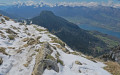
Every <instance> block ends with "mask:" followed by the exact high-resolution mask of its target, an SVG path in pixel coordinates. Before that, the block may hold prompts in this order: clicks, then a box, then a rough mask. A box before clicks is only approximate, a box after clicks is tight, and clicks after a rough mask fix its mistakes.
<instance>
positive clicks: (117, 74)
mask: <svg viewBox="0 0 120 75" xmlns="http://www.w3.org/2000/svg"><path fill="white" fill-rule="evenodd" d="M105 64H106V65H107V66H106V67H104V69H105V70H107V71H108V72H110V73H111V74H113V75H120V65H119V64H118V63H116V62H112V61H108V62H105Z"/></svg>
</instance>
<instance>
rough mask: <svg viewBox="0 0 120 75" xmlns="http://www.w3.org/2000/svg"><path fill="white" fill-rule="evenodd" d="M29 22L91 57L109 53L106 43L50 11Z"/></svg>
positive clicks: (43, 12)
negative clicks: (45, 29) (43, 28)
mask: <svg viewBox="0 0 120 75" xmlns="http://www.w3.org/2000/svg"><path fill="white" fill-rule="evenodd" d="M30 20H31V21H32V23H33V24H37V25H40V26H43V27H45V28H47V29H48V30H49V31H50V32H51V33H53V34H55V35H57V36H58V37H59V38H60V39H61V40H62V41H64V42H66V43H67V44H68V45H69V46H70V47H71V48H73V49H74V50H78V51H81V52H83V53H85V54H89V55H93V56H99V55H101V54H104V53H105V52H107V51H109V50H108V46H107V44H106V42H104V41H103V40H102V39H100V38H98V37H96V36H93V34H90V33H89V32H88V31H86V30H83V29H81V28H79V27H78V26H77V25H76V24H73V23H71V22H68V21H67V20H65V19H63V18H61V17H58V16H56V15H55V14H53V13H52V12H51V11H42V12H41V14H40V15H39V16H37V17H34V18H32V19H30ZM28 23H29V21H28Z"/></svg>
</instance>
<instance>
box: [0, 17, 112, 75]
mask: <svg viewBox="0 0 120 75" xmlns="http://www.w3.org/2000/svg"><path fill="white" fill-rule="evenodd" d="M1 20H4V21H1ZM0 29H1V30H0V75H54V74H55V75H88V74H90V75H101V74H105V75H111V74H110V73H109V72H107V71H105V70H104V69H103V67H105V65H104V64H103V63H102V62H99V61H95V60H94V61H91V60H88V59H87V58H86V56H85V55H83V54H81V53H79V52H74V51H73V50H72V49H70V48H69V47H68V46H67V45H66V44H65V43H64V42H62V41H61V40H60V39H59V38H57V37H56V36H55V35H53V34H51V33H49V32H48V31H47V29H45V28H43V27H41V26H37V25H33V24H31V25H26V24H25V23H16V22H14V21H13V20H11V19H6V18H4V17H3V16H1V17H0ZM71 59H72V60H71Z"/></svg>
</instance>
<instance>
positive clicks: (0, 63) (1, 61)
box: [0, 57, 3, 65]
mask: <svg viewBox="0 0 120 75" xmlns="http://www.w3.org/2000/svg"><path fill="white" fill-rule="evenodd" d="M2 63H3V60H2V58H1V57H0V65H2Z"/></svg>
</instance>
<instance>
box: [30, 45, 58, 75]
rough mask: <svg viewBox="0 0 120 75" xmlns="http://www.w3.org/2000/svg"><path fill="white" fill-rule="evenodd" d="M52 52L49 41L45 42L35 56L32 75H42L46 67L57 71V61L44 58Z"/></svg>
mask: <svg viewBox="0 0 120 75" xmlns="http://www.w3.org/2000/svg"><path fill="white" fill-rule="evenodd" d="M51 53H52V48H51V47H50V45H49V43H45V44H44V45H43V46H42V47H41V48H40V49H39V52H38V54H37V56H36V63H35V66H34V70H33V73H32V75H42V74H43V72H44V70H45V69H46V68H49V69H53V70H55V71H56V72H59V67H58V66H57V61H55V60H51V59H46V56H47V55H49V54H51Z"/></svg>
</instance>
